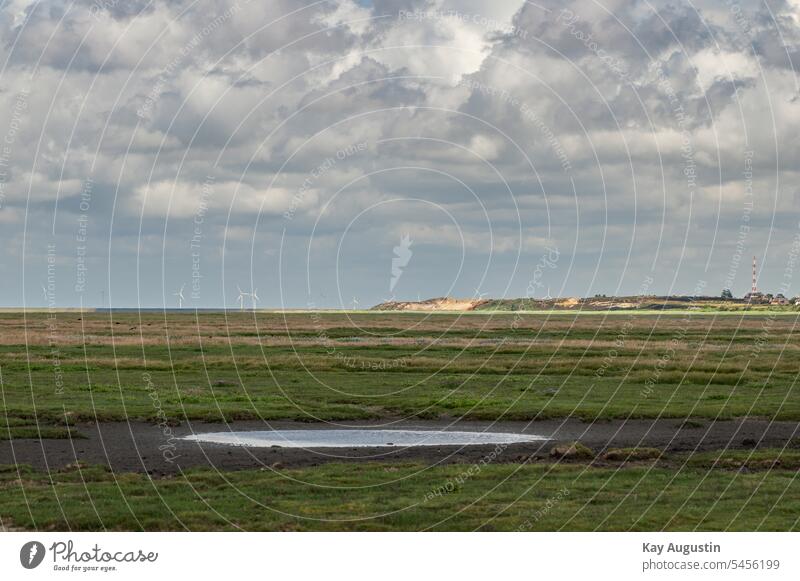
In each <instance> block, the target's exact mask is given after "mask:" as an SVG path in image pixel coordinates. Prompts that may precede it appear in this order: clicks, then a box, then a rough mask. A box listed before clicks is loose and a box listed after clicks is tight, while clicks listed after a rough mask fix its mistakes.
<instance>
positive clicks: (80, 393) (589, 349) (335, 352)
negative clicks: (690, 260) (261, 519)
mask: <svg viewBox="0 0 800 581" xmlns="http://www.w3.org/2000/svg"><path fill="white" fill-rule="evenodd" d="M51 325H52V326H53V327H54V328H52V329H51ZM796 325H797V318H796V316H792V317H789V316H775V317H770V316H761V317H754V316H746V317H735V316H725V317H715V316H709V315H691V316H689V315H669V316H666V315H661V316H646V315H641V314H634V313H629V314H626V315H615V316H611V317H601V316H598V315H591V316H582V315H579V316H576V315H551V316H543V315H518V316H512V315H495V316H487V315H474V314H473V315H471V316H469V317H464V316H458V315H436V316H429V317H426V316H424V315H409V314H356V315H346V314H345V315H343V314H289V315H285V316H284V315H281V314H263V315H262V314H259V315H258V316H257V317H255V318H254V316H253V315H252V314H247V313H244V314H240V313H228V314H227V315H225V314H223V313H219V314H213V313H204V314H201V315H199V317H198V318H196V317H195V316H194V315H193V314H188V313H187V314H168V315H166V316H164V315H161V314H148V315H146V318H142V319H140V318H139V316H138V315H136V314H118V313H115V314H114V315H113V317H109V315H108V314H100V313H98V314H84V315H80V314H78V313H60V314H58V316H57V318H56V319H55V320H53V319H49V318H48V317H47V316H46V315H44V314H37V315H29V316H28V317H27V318H26V319H23V317H22V316H21V315H11V314H6V315H0V373H1V374H2V378H0V381H1V382H2V397H3V401H2V403H3V407H4V409H5V411H6V415H7V417H8V418H11V419H13V420H15V421H20V420H21V421H25V420H30V419H33V418H38V419H39V420H40V421H46V422H50V421H52V422H60V421H62V420H63V417H64V414H65V412H66V414H67V415H68V417H69V418H72V419H80V418H99V419H125V418H143V419H152V418H155V417H156V414H158V413H159V411H163V412H164V413H165V414H166V415H167V416H168V417H170V418H173V419H174V420H176V421H180V420H182V419H185V418H204V419H209V420H220V419H228V420H230V419H250V418H253V419H255V418H266V419H297V420H307V421H312V420H314V419H317V418H318V419H358V418H381V417H396V416H416V417H421V418H435V417H443V416H465V417H468V418H473V419H525V420H528V419H533V418H545V417H564V416H579V417H582V418H587V419H596V418H621V417H642V418H643V417H702V418H716V417H721V418H731V417H738V416H761V417H767V418H775V419H788V420H798V419H800V397H797V391H796V390H797V388H796V386H795V382H796V379H797V360H798V352H799V351H800V340H799V337H800V335H798V334H797V333H796V332H795V327H796Z"/></svg>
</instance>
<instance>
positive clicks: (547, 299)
mask: <svg viewBox="0 0 800 581" xmlns="http://www.w3.org/2000/svg"><path fill="white" fill-rule="evenodd" d="M552 298H553V297H551V296H550V287H549V286H548V287H547V296H546V297H544V300H546V301H549V300H550V299H552Z"/></svg>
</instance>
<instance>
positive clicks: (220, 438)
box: [184, 430, 549, 448]
mask: <svg viewBox="0 0 800 581" xmlns="http://www.w3.org/2000/svg"><path fill="white" fill-rule="evenodd" d="M184 439H185V440H192V441H195V442H207V443H212V444H231V445H234V446H248V447H255V448H269V447H272V446H279V447H281V448H373V447H383V446H401V447H407V446H469V445H480V444H515V443H519V442H543V441H546V440H548V439H549V438H546V437H544V436H535V435H527V434H508V433H501V432H450V431H430V430H269V431H252V432H213V433H208V434H193V435H191V436H186V437H185V438H184Z"/></svg>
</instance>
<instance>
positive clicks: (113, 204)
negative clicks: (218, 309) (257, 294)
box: [0, 0, 800, 306]
mask: <svg viewBox="0 0 800 581" xmlns="http://www.w3.org/2000/svg"><path fill="white" fill-rule="evenodd" d="M0 41H2V43H3V47H4V52H6V54H7V56H8V63H7V65H6V66H5V68H4V69H3V70H2V72H1V73H0V74H2V76H3V81H4V82H3V84H2V87H3V88H2V89H1V90H0V145H2V146H3V147H4V148H5V149H3V150H2V152H0V154H1V155H0V223H2V224H3V232H4V236H5V238H6V240H7V244H8V247H9V248H14V249H22V248H28V245H31V244H34V242H32V241H34V240H35V241H37V242H36V244H39V242H38V241H46V240H52V241H54V243H56V244H57V248H58V253H59V264H60V265H64V266H63V272H61V273H60V276H61V277H62V278H67V279H69V277H70V276H72V273H71V269H72V268H73V266H74V264H73V263H74V259H75V246H76V242H75V229H76V221H77V220H78V219H79V218H80V217H81V215H82V214H83V213H86V214H88V219H89V221H90V223H91V224H93V225H94V229H93V230H90V235H89V239H90V240H89V242H88V244H87V252H88V254H89V255H90V264H96V265H100V266H96V268H97V269H100V268H105V267H104V266H102V265H105V264H106V263H108V268H110V269H111V270H112V271H114V270H115V269H119V268H127V269H128V270H127V271H125V273H124V274H123V275H121V276H120V277H119V279H118V280H119V282H118V283H117V282H116V281H117V278H116V277H114V275H113V272H112V275H111V276H110V277H109V276H108V273H106V272H98V271H95V272H93V273H92V272H90V273H88V280H89V288H93V289H94V291H95V292H97V293H99V289H100V288H101V286H102V285H104V284H107V282H108V280H109V279H110V280H112V284H120V285H121V286H120V288H118V289H114V293H113V294H114V296H117V297H120V300H121V301H123V302H124V303H126V304H158V303H159V300H160V297H161V294H160V292H159V289H160V287H161V286H166V287H169V288H172V287H176V286H178V287H179V286H180V282H181V281H184V280H188V278H189V277H190V276H191V274H192V268H193V260H194V258H193V256H192V253H193V252H196V251H197V252H200V253H201V254H202V257H203V261H202V264H203V269H204V272H205V275H206V277H205V279H204V280H205V281H206V282H205V283H204V284H205V287H204V289H205V291H204V293H203V294H202V297H203V298H202V299H201V300H200V301H199V302H198V305H197V306H204V305H205V306H214V305H219V304H220V301H222V295H223V290H224V289H226V288H228V289H229V287H230V284H229V279H230V277H231V276H234V277H236V278H237V279H238V280H245V277H247V276H251V275H252V276H255V277H262V280H261V282H260V283H259V284H258V286H259V288H260V289H265V290H264V291H263V293H264V297H262V298H264V301H265V304H269V303H272V304H274V303H275V302H276V301H277V300H278V299H279V297H280V296H284V297H287V296H288V297H292V300H294V301H295V303H297V304H299V305H300V306H302V305H303V304H306V303H307V301H308V298H307V297H306V296H305V295H306V294H307V293H308V291H307V288H308V284H307V281H304V280H303V276H304V273H305V272H307V271H309V270H310V266H309V265H308V264H307V260H308V256H309V254H308V253H307V250H308V248H309V245H311V246H312V247H313V249H314V252H313V257H312V260H313V261H314V263H313V268H314V269H315V274H316V275H318V276H316V277H315V285H316V284H318V285H320V288H314V289H313V290H312V294H315V296H316V295H320V294H325V295H326V296H330V297H332V296H335V295H336V293H335V292H332V291H331V289H330V288H329V287H328V285H331V284H335V280H336V276H335V273H336V268H337V267H336V264H337V255H336V253H337V252H341V251H342V248H344V249H346V251H347V252H349V253H351V256H350V258H351V259H352V260H350V261H349V262H347V261H346V260H345V261H344V262H342V260H340V261H339V264H345V263H346V264H350V265H351V267H352V269H353V270H352V272H351V273H350V274H349V278H348V280H349V283H352V284H353V285H356V286H358V285H362V286H363V288H365V289H371V288H375V289H381V290H376V291H375V293H378V292H383V291H384V290H385V287H386V284H385V281H384V280H382V279H381V280H380V281H373V280H371V279H370V278H369V277H370V276H372V274H371V273H384V271H385V270H386V265H385V264H384V262H385V260H384V259H385V256H384V255H385V254H386V253H387V252H388V253H389V255H390V254H391V245H392V244H394V245H396V244H397V239H398V236H401V235H402V234H403V233H404V232H408V233H411V234H412V237H415V240H416V241H417V242H415V244H417V243H418V244H419V245H420V247H422V246H426V247H427V248H429V249H437V250H435V251H434V250H431V254H430V258H431V260H433V258H434V257H435V258H436V259H437V260H442V261H443V262H444V261H451V260H453V257H454V256H456V255H455V254H452V253H453V252H461V251H462V249H463V251H464V252H465V253H466V255H465V256H466V258H465V261H466V262H465V265H466V266H465V268H467V269H468V268H469V267H470V265H471V264H472V265H474V264H479V263H480V264H482V262H481V261H482V260H485V259H486V256H489V255H491V256H492V264H491V274H492V279H491V281H490V284H493V285H494V287H495V288H496V289H499V290H498V292H500V291H505V289H506V288H508V289H509V290H508V294H510V295H514V294H519V295H522V294H524V292H525V287H526V284H527V281H526V280H525V277H524V276H521V275H520V274H519V273H520V272H521V271H524V265H526V264H535V263H536V262H537V261H538V259H539V256H540V254H541V252H542V245H543V243H545V242H546V243H547V244H554V245H557V246H558V248H560V249H561V251H562V255H563V256H564V257H566V256H567V255H568V254H571V255H573V256H574V264H573V265H572V268H571V269H569V268H568V267H567V266H566V265H568V264H570V263H572V262H573V261H572V257H570V260H566V259H565V260H563V261H562V263H561V264H563V265H564V266H563V267H562V266H559V268H558V269H555V270H554V271H553V273H552V275H553V276H559V277H563V280H562V281H561V282H559V285H558V286H559V288H560V287H561V286H563V287H564V288H565V289H566V292H567V293H568V294H571V295H592V294H595V293H597V292H601V293H603V292H605V293H611V292H622V291H627V292H635V290H636V289H637V288H639V287H640V286H641V280H642V279H643V277H644V276H647V275H649V274H653V273H655V274H656V275H657V280H656V281H655V283H654V287H658V292H669V291H683V292H691V290H692V288H694V286H695V284H696V281H697V279H699V278H701V277H704V278H707V279H710V280H713V279H714V277H724V276H726V275H727V274H728V263H729V258H730V253H731V251H732V250H731V248H732V247H735V245H734V246H732V245H731V240H736V239H737V236H738V233H739V232H740V228H741V226H742V224H743V223H744V221H745V220H747V221H748V222H747V223H748V224H750V225H755V224H758V225H759V227H757V228H756V227H753V228H751V230H750V231H749V233H748V235H747V240H746V244H747V246H748V254H749V253H755V254H759V255H760V256H764V257H765V259H766V258H768V260H765V264H766V263H770V264H777V265H780V264H781V262H782V261H785V258H786V257H785V256H783V254H785V249H786V248H787V244H788V243H787V240H791V239H792V237H793V236H794V234H795V232H794V229H795V226H796V225H795V224H792V223H791V221H787V220H785V219H783V218H782V215H785V214H786V213H791V212H792V211H795V210H796V208H797V203H798V202H797V200H798V198H800V196H798V195H797V194H796V188H795V187H794V186H793V184H794V183H796V180H797V173H798V171H800V170H798V168H797V167H796V160H797V159H798V158H800V144H798V141H797V138H796V136H797V134H798V131H799V130H800V88H799V87H798V84H797V76H796V70H795V67H796V66H797V65H798V58H797V55H798V54H800V53H798V50H800V11H799V9H798V3H797V2H796V1H795V0H789V1H776V2H771V3H770V6H769V9H768V8H767V7H766V6H764V5H757V4H753V3H744V2H742V3H740V4H737V3H731V2H725V1H723V0H700V1H698V2H696V3H694V4H687V3H679V4H676V3H674V2H671V1H668V0H656V1H650V2H645V1H643V0H609V1H606V2H604V3H602V4H596V3H587V2H580V1H577V0H571V1H568V2H563V1H558V2H556V1H555V0H540V1H537V2H536V3H531V2H522V1H521V0H510V1H508V2H496V1H492V2H489V1H488V0H470V1H468V2H463V1H461V2H455V1H446V0H380V1H376V2H373V3H370V4H367V3H363V2H355V1H353V0H339V1H333V2H322V3H309V4H306V5H299V4H297V3H296V2H291V1H289V0H270V1H268V2H255V1H248V0H228V1H223V0H200V1H198V2H184V1H180V2H163V1H159V2H154V3H150V2H144V1H142V2H97V1H95V0H82V1H79V2H67V1H66V0H63V1H54V2H48V3H29V2H19V1H16V2H10V3H6V4H5V5H4V7H3V9H2V12H0ZM21 101H22V102H23V106H20V102H21ZM87 182H91V183H93V184H94V185H95V187H94V191H93V192H92V199H91V204H89V208H88V209H86V210H85V212H83V211H82V210H81V207H82V204H81V200H82V198H81V196H82V195H84V196H85V195H86V194H85V192H84V190H85V185H86V184H87ZM209 184H211V185H209ZM749 192H752V195H751V194H750V193H749ZM82 193H83V194H82ZM83 205H84V206H85V205H86V204H83ZM778 210H779V211H780V213H781V214H780V215H779V214H777V213H776V212H777V211H778ZM198 215H200V216H201V217H202V227H200V233H199V234H198V233H197V231H196V230H197V225H196V224H195V218H196V217H197V216H198ZM54 227H55V229H53V228H54ZM401 230H402V232H401ZM26 232H27V235H26ZM490 232H491V234H490ZM520 232H521V234H520ZM26 236H27V237H26ZM197 236H199V237H200V239H201V241H202V243H201V244H200V249H199V250H197V249H193V248H192V246H191V244H189V243H188V242H187V241H191V240H192V239H194V238H195V237H197ZM353 236H357V238H356V239H354V238H352V237H353ZM345 238H346V239H347V240H348V243H347V244H346V245H342V240H343V239H345ZM353 240H355V242H354V243H352V244H351V241H353ZM254 244H258V245H259V247H258V250H257V251H256V250H255V249H254V248H253V247H252V246H253V245H254ZM281 245H283V246H281ZM30 250H31V251H30V252H26V256H39V255H41V249H40V248H35V249H34V247H33V246H31V248H30ZM145 250H146V252H147V254H148V256H150V257H154V258H153V260H151V261H149V262H148V263H147V264H141V265H139V266H137V267H136V268H133V269H132V270H131V267H130V265H132V264H136V256H137V253H138V252H139V251H145ZM373 250H374V252H373ZM282 252H283V254H281V253H282ZM781 253H783V254H781ZM518 254H519V256H520V262H517V259H516V256H517V255H518ZM251 256H259V257H262V258H261V259H259V261H255V262H254V261H253V260H251ZM681 257H684V259H683V260H682V259H681ZM339 258H341V257H339ZM415 260H416V259H415ZM420 260H422V259H421V258H420ZM459 260H460V258H459ZM426 264H427V263H426ZM432 264H433V262H431V263H430V264H427V266H426V268H429V270H427V271H426V274H425V276H424V277H422V279H424V281H425V284H426V285H427V286H426V287H425V289H423V290H425V292H430V293H431V294H437V293H438V292H445V291H448V290H449V289H450V285H451V284H453V281H452V280H451V278H450V275H447V276H444V275H439V274H437V270H436V268H434V267H433V266H431V265H432ZM521 265H523V267H521ZM42 267H43V265H42V264H38V263H37V262H36V260H35V259H31V260H29V261H28V264H26V265H24V266H21V265H20V261H19V260H17V258H16V257H14V256H6V257H5V258H4V259H2V260H1V261H0V275H4V276H5V277H6V279H7V280H18V279H20V277H19V274H20V269H21V268H24V269H25V272H26V273H27V274H28V276H30V277H33V278H34V279H36V278H37V277H39V276H40V275H41V271H42ZM162 267H163V268H162ZM279 267H282V268H284V269H285V270H286V272H285V273H284V274H285V276H284V277H283V278H282V280H284V281H285V284H287V285H289V287H287V288H285V289H282V291H283V292H280V290H281V289H277V288H275V286H274V284H269V283H268V282H267V281H272V282H273V283H274V281H275V280H276V276H275V274H276V272H277V269H278V268H279ZM412 267H413V264H412ZM481 268H482V267H481ZM253 269H255V270H253ZM594 272H600V273H602V274H600V275H598V276H597V277H594V275H593V274H592V273H594ZM780 272H781V269H780V268H779V267H776V268H775V271H774V273H772V274H771V273H770V271H765V272H764V274H763V281H764V284H765V285H769V281H770V277H771V276H772V277H773V278H774V281H779V280H780V276H781V274H780ZM384 274H385V273H384ZM376 276H377V275H376ZM381 276H383V275H381ZM131 277H133V279H134V280H133V281H132V280H131ZM445 279H446V280H445ZM136 280H139V282H140V283H141V282H145V283H147V284H138V285H137V284H133V283H134V282H136ZM458 280H459V281H460V280H461V279H458ZM561 283H563V285H562V284H561ZM739 283H741V284H740V285H739V286H741V287H742V288H746V286H747V283H746V276H744V275H743V277H742V281H737V284H739ZM404 284H407V283H406V282H405V281H404ZM475 284H476V282H475V281H474V280H466V279H465V280H464V281H463V284H462V282H458V281H457V282H456V283H455V285H456V286H455V287H454V288H453V292H454V293H458V292H463V293H464V294H466V295H469V294H470V293H471V292H472V290H473V288H474V285H475ZM29 286H30V285H29ZM34 286H35V285H34ZM69 286H70V285H68V284H65V285H63V286H62V288H69ZM552 286H553V288H556V286H557V285H556V283H555V282H554V283H553V285H552ZM711 286H713V285H711ZM137 288H138V289H139V290H138V291H137ZM398 288H403V287H402V285H401V286H400V287H398ZM484 288H485V289H486V287H484ZM64 292H65V293H66V291H64ZM137 292H141V293H144V295H136V294H135V293H137ZM420 292H421V291H420ZM359 296H360V297H361V300H362V302H364V304H366V303H367V302H368V301H369V300H370V298H369V297H367V296H366V291H365V293H359ZM79 298H80V297H77V296H74V295H70V294H64V295H62V296H61V297H60V298H59V299H57V301H60V302H61V304H64V305H67V304H77V302H78V300H79ZM372 298H373V299H376V300H377V299H380V298H382V297H380V296H377V294H376V296H375V297H372ZM25 299H28V300H34V299H35V297H33V296H32V297H23V295H22V287H21V285H16V286H15V285H10V286H8V287H5V288H4V290H3V291H2V294H0V303H2V304H10V305H16V304H20V303H21V302H22V301H23V300H25ZM315 301H316V302H317V303H318V304H321V303H319V298H316V299H315ZM327 306H335V305H327Z"/></svg>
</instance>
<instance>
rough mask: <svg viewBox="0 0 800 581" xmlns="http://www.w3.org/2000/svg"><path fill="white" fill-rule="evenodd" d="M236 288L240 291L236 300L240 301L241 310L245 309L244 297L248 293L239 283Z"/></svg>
mask: <svg viewBox="0 0 800 581" xmlns="http://www.w3.org/2000/svg"><path fill="white" fill-rule="evenodd" d="M236 290H238V291H239V296H238V297H237V298H236V300H237V301H239V310H240V311H243V310H244V297H246V296H247V293H246V292H244V291H243V290H242V289H241V288H239V285H238V284H237V285H236Z"/></svg>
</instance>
